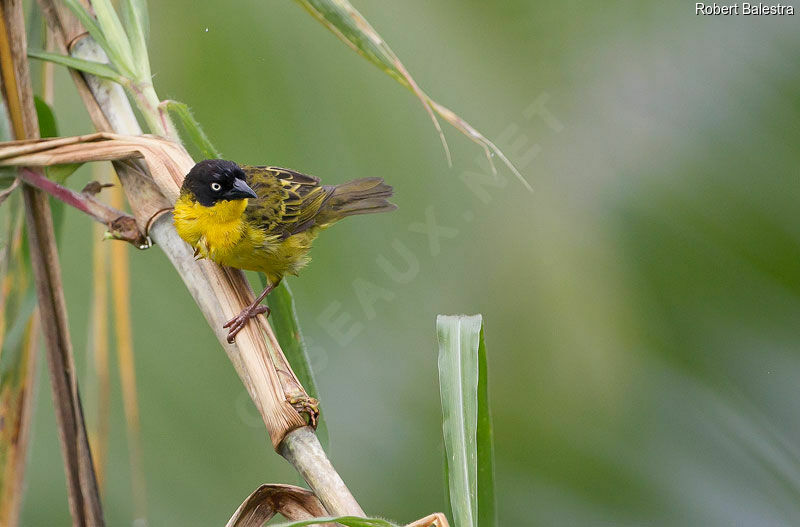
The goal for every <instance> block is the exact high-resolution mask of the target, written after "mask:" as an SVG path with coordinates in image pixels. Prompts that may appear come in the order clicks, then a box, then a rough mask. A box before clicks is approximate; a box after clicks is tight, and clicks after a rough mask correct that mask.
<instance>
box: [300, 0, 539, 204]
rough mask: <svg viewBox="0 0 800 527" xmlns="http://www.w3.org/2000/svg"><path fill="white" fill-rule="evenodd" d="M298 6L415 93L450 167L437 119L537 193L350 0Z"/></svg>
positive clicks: (309, 0) (316, 0) (308, 0)
mask: <svg viewBox="0 0 800 527" xmlns="http://www.w3.org/2000/svg"><path fill="white" fill-rule="evenodd" d="M295 2H297V3H298V4H300V5H301V6H302V7H303V8H304V9H305V10H306V11H308V12H309V13H310V14H311V16H313V17H314V18H316V19H317V20H318V21H319V22H320V23H321V24H322V25H323V26H325V27H326V28H328V29H329V30H330V31H331V32H332V33H333V34H334V35H336V36H337V37H338V38H339V39H340V40H341V41H342V42H344V43H345V44H347V45H348V46H349V47H350V48H351V49H352V50H353V51H355V52H356V53H358V54H359V55H361V56H362V57H364V58H365V59H367V60H368V61H370V62H371V63H372V64H374V65H375V66H377V67H378V68H380V69H381V70H382V71H383V72H384V73H386V74H387V75H389V76H390V77H392V78H393V79H395V80H396V81H397V82H399V83H400V84H402V85H403V86H405V87H406V88H408V89H410V90H411V91H412V92H414V95H416V96H417V98H418V99H419V100H420V102H421V103H422V105H423V107H424V108H425V111H426V112H428V115H430V117H431V120H432V121H433V124H434V127H435V128H436V131H437V132H438V133H439V137H440V139H441V141H442V146H443V148H444V150H445V154H446V156H447V161H448V164H450V165H452V161H451V158H450V149H449V148H448V146H447V140H446V139H445V137H444V133H443V132H442V129H441V127H440V126H439V121H438V119H437V118H436V115H438V116H439V117H441V118H442V119H444V120H445V121H447V122H448V123H450V124H451V125H452V126H453V127H454V128H456V129H457V130H458V131H460V132H461V133H462V134H464V135H466V136H467V137H468V138H469V139H470V140H471V141H473V142H474V143H476V144H478V145H479V146H480V147H481V148H483V150H484V152H485V153H486V158H487V159H488V161H489V165H490V166H491V168H492V171H493V172H496V169H495V166H494V160H493V154H494V155H496V156H497V157H498V158H499V159H500V160H501V161H503V163H504V164H505V165H506V166H507V167H508V169H509V170H511V172H513V174H514V175H515V176H516V177H517V179H519V181H520V182H521V183H522V184H523V185H524V186H525V188H527V189H528V190H529V191H533V188H532V187H531V186H530V184H529V183H528V182H527V181H526V180H525V178H524V177H523V176H522V174H521V173H520V171H519V170H517V167H515V166H514V164H513V163H512V162H511V160H509V159H508V157H506V155H505V154H504V153H503V151H502V150H500V149H499V148H498V147H497V146H496V145H495V144H494V143H493V142H492V141H490V140H489V139H487V138H486V137H485V136H484V135H483V134H481V133H480V132H479V131H478V130H477V129H476V128H475V127H473V126H472V125H471V124H469V123H468V122H467V121H465V120H464V119H462V118H461V117H460V116H458V115H457V114H456V113H455V112H453V111H452V110H450V109H449V108H447V107H445V106H443V105H441V104H439V103H438V102H436V101H435V100H433V99H432V98H431V97H430V96H428V94H426V93H425V92H424V91H423V90H422V89H421V88H420V87H419V86H418V85H417V83H416V81H415V80H414V78H413V77H412V76H411V74H410V73H409V72H408V70H407V69H406V67H405V66H404V65H403V63H402V62H401V61H400V59H399V58H398V57H397V55H395V53H394V51H392V48H390V47H389V45H388V44H387V43H386V41H385V40H383V38H382V37H381V36H380V34H379V33H378V32H377V31H375V29H374V28H373V27H372V26H371V25H370V23H369V22H368V21H367V19H366V18H364V16H363V15H362V14H361V13H359V12H358V10H357V9H356V8H355V7H353V5H352V4H351V3H350V2H349V1H348V0H295Z"/></svg>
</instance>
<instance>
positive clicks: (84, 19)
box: [28, 0, 134, 82]
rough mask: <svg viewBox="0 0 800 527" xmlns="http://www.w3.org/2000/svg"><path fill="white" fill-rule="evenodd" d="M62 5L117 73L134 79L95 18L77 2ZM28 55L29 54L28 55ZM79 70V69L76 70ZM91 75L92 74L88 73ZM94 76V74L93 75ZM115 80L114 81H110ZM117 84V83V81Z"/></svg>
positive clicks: (71, 0)
mask: <svg viewBox="0 0 800 527" xmlns="http://www.w3.org/2000/svg"><path fill="white" fill-rule="evenodd" d="M64 3H65V4H66V5H67V7H69V8H70V10H71V11H72V12H73V14H74V15H75V16H76V17H77V18H78V20H80V22H81V25H83V27H84V28H85V29H86V31H88V32H89V34H90V35H91V36H92V38H93V39H94V40H95V42H97V43H98V44H100V47H101V48H103V51H105V52H106V55H108V58H109V60H110V61H111V63H112V64H114V65H115V66H116V67H117V68H118V69H119V71H121V72H123V74H124V75H125V76H127V77H129V78H132V77H134V74H133V71H132V70H129V69H127V64H126V63H125V60H124V57H122V56H121V55H119V54H118V52H117V49H116V47H114V46H112V45H111V43H110V42H109V41H108V39H107V38H106V35H105V33H104V32H103V30H102V29H100V26H99V25H97V21H96V20H95V18H94V17H93V16H92V15H91V13H89V11H87V10H86V8H84V7H83V5H82V4H81V3H80V2H79V1H78V0H64ZM28 54H29V55H30V53H28ZM76 69H80V68H76ZM82 71H84V70H82ZM88 73H92V72H88ZM95 75H96V74H95ZM111 80H116V79H111ZM117 82H119V81H117Z"/></svg>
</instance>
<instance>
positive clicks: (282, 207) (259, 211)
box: [242, 166, 334, 239]
mask: <svg viewBox="0 0 800 527" xmlns="http://www.w3.org/2000/svg"><path fill="white" fill-rule="evenodd" d="M242 169H243V170H244V172H245V174H246V175H247V182H248V184H249V185H250V186H251V187H252V188H253V190H254V191H255V192H256V194H258V199H257V200H250V203H249V204H248V206H247V210H246V212H245V213H246V214H247V216H248V220H250V221H255V222H257V223H259V224H260V225H261V226H262V227H263V228H264V230H266V231H267V233H269V234H271V235H275V236H279V237H281V238H283V239H285V238H288V237H289V236H291V235H293V234H297V233H299V232H303V231H304V230H306V229H309V228H311V227H312V226H313V225H314V218H315V216H316V215H317V213H319V210H320V208H321V207H322V205H323V204H324V203H325V201H326V200H327V199H328V198H329V197H330V195H331V194H332V193H333V190H334V187H333V186H327V185H320V180H319V178H316V177H314V176H309V175H307V174H302V173H300V172H296V171H294V170H289V169H286V168H280V167H271V166H242Z"/></svg>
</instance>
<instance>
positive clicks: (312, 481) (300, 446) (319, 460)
mask: <svg viewBox="0 0 800 527" xmlns="http://www.w3.org/2000/svg"><path fill="white" fill-rule="evenodd" d="M278 453H279V454H280V455H282V456H283V457H284V458H286V460H287V461H288V462H289V463H291V464H292V465H293V466H294V468H295V469H297V471H298V472H299V473H300V475H301V476H303V479H305V480H306V481H307V482H308V484H309V485H310V486H311V488H312V489H313V490H314V493H315V494H316V495H317V497H318V498H319V501H321V502H322V504H323V505H324V506H325V508H326V509H327V510H328V512H329V513H330V514H331V515H332V516H344V515H355V516H364V511H363V510H362V509H361V506H359V504H358V502H357V501H356V500H355V498H354V497H353V495H352V494H351V493H350V490H349V489H348V488H347V486H346V485H345V484H344V481H342V478H341V477H340V476H339V474H338V473H337V472H336V470H335V469H334V468H333V465H331V462H330V461H328V458H327V456H326V455H325V451H324V450H323V449H322V445H321V444H320V443H319V440H318V439H317V436H316V435H315V434H314V432H313V430H311V428H310V427H308V426H304V427H302V428H297V429H295V430H292V431H291V432H289V433H288V434H286V437H285V438H284V439H283V441H282V442H281V444H280V445H278Z"/></svg>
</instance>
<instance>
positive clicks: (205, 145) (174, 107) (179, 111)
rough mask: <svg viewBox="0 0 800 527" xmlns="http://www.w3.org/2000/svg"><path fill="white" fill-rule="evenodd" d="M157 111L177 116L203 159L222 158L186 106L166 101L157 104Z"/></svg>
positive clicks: (177, 102)
mask: <svg viewBox="0 0 800 527" xmlns="http://www.w3.org/2000/svg"><path fill="white" fill-rule="evenodd" d="M159 109H160V110H162V111H163V110H166V111H169V112H172V113H173V114H175V115H177V116H178V119H180V121H181V123H182V124H183V128H184V129H185V130H186V133H187V134H188V135H189V139H190V140H191V141H192V143H194V145H195V146H196V147H197V149H198V150H199V151H200V154H201V155H202V156H203V158H205V159H220V158H222V154H221V153H220V152H219V150H217V148H216V147H215V146H214V144H213V143H212V142H211V139H209V138H208V136H207V135H206V133H205V132H204V131H203V128H202V127H201V126H200V123H199V122H198V121H197V119H195V118H194V115H193V114H192V111H191V110H190V109H189V106H188V105H187V104H185V103H182V102H179V101H173V100H166V101H161V104H159Z"/></svg>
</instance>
